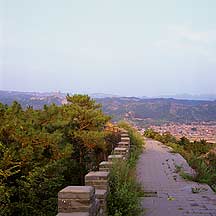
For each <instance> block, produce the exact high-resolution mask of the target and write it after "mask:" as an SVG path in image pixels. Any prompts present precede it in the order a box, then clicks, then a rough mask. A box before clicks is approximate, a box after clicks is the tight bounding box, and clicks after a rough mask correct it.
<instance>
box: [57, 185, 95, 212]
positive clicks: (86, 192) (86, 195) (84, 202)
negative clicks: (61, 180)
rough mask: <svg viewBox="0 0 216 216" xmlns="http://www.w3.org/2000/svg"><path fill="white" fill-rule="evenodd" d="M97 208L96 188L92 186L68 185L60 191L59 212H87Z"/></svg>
mask: <svg viewBox="0 0 216 216" xmlns="http://www.w3.org/2000/svg"><path fill="white" fill-rule="evenodd" d="M94 209H95V189H94V188H93V187H91V186H68V187H66V188H64V189H63V190H61V191H60V192H59V193H58V212H59V213H73V212H83V213H84V212H86V213H89V214H90V215H92V212H93V211H94Z"/></svg>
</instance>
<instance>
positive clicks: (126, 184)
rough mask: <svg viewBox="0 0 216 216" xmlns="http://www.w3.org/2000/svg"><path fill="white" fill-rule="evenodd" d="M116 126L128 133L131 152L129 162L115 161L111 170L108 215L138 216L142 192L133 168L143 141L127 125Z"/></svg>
mask: <svg viewBox="0 0 216 216" xmlns="http://www.w3.org/2000/svg"><path fill="white" fill-rule="evenodd" d="M118 126H119V127H121V128H124V129H126V130H127V131H128V133H129V137H130V139H131V152H130V157H129V160H127V161H116V162H115V163H114V165H113V168H112V170H111V173H110V193H109V195H108V215H109V216H138V215H140V214H141V212H142V209H141V206H140V197H141V196H142V195H143V192H142V190H141V187H140V185H139V184H138V183H137V181H136V173H135V166H136V162H137V160H138V158H139V155H140V154H141V152H142V150H143V145H144V140H143V137H142V135H141V134H139V133H138V132H137V131H136V130H135V129H133V128H132V127H131V126H130V125H129V124H127V123H125V122H120V123H119V125H118Z"/></svg>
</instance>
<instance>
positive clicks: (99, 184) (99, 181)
mask: <svg viewBox="0 0 216 216" xmlns="http://www.w3.org/2000/svg"><path fill="white" fill-rule="evenodd" d="M108 177H109V172H101V171H96V172H89V173H88V174H87V175H86V176H85V185H88V186H93V187H95V189H101V190H108Z"/></svg>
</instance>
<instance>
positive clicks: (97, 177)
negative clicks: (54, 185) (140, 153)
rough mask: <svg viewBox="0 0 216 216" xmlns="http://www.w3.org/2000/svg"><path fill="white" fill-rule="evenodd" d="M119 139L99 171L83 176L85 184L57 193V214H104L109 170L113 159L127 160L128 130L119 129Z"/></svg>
mask: <svg viewBox="0 0 216 216" xmlns="http://www.w3.org/2000/svg"><path fill="white" fill-rule="evenodd" d="M120 133H121V141H120V142H119V143H118V144H117V145H116V147H115V148H114V149H113V151H112V154H111V155H109V156H108V161H103V162H101V163H100V165H99V171H96V172H89V173H88V174H87V175H86V176H85V186H68V187H66V188H64V189H63V190H61V191H60V192H59V193H58V212H59V213H58V215H57V216H106V215H107V195H108V193H109V170H110V169H111V168H112V164H113V162H114V161H115V160H127V159H128V157H129V154H130V138H129V135H128V132H127V131H125V130H123V129H121V130H120Z"/></svg>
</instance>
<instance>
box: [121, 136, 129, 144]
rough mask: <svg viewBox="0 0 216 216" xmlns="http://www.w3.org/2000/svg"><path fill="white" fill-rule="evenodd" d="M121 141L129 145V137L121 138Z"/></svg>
mask: <svg viewBox="0 0 216 216" xmlns="http://www.w3.org/2000/svg"><path fill="white" fill-rule="evenodd" d="M121 141H122V142H129V143H130V138H129V137H121Z"/></svg>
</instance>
